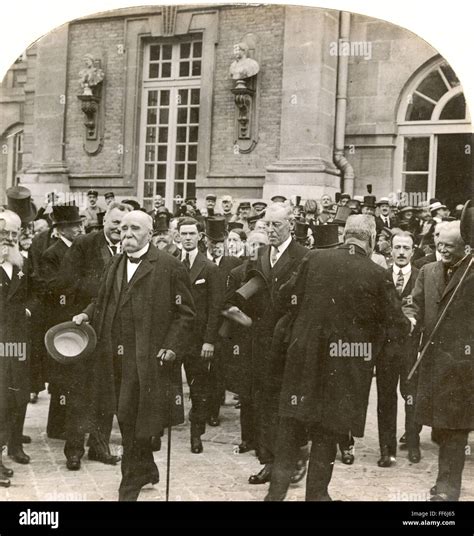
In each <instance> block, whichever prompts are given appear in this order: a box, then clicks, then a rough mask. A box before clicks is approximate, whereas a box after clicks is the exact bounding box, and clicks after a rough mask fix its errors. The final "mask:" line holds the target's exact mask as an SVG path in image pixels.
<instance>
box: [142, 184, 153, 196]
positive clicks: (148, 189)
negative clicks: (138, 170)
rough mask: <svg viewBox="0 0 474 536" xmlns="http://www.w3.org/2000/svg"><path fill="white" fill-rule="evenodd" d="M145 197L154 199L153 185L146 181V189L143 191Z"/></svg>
mask: <svg viewBox="0 0 474 536" xmlns="http://www.w3.org/2000/svg"><path fill="white" fill-rule="evenodd" d="M143 196H144V197H153V183H152V182H147V181H145V187H144V189H143Z"/></svg>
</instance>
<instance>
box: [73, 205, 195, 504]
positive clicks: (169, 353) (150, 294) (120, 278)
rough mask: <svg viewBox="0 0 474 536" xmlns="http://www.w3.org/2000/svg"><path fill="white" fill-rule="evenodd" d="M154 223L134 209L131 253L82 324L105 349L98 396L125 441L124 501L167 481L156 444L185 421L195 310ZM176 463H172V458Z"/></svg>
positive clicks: (184, 277) (95, 383)
mask: <svg viewBox="0 0 474 536" xmlns="http://www.w3.org/2000/svg"><path fill="white" fill-rule="evenodd" d="M152 233H153V221H152V218H151V217H150V216H149V215H148V214H145V213H144V212H141V211H138V210H134V211H132V212H129V213H128V214H126V215H125V216H124V218H123V220H122V223H121V243H122V250H123V253H122V254H121V255H117V256H115V257H113V258H112V259H111V261H110V264H109V266H108V267H107V268H106V270H105V272H104V275H103V278H102V282H101V286H100V289H99V294H98V297H97V299H96V300H94V301H93V302H92V303H91V304H90V305H89V306H88V307H87V308H86V309H85V311H84V312H83V313H81V314H79V315H77V316H75V317H74V318H73V320H74V321H75V322H76V323H77V324H81V323H82V322H84V321H85V322H87V321H89V320H90V321H91V322H92V326H93V327H94V328H95V330H96V333H97V337H98V344H97V349H96V356H95V361H94V370H92V371H91V376H90V386H91V390H92V393H90V396H91V397H92V400H93V401H94V410H95V412H97V413H96V415H95V417H97V414H99V415H100V414H104V413H116V414H117V418H118V422H119V426H120V431H121V434H122V444H123V457H122V482H121V483H120V488H119V500H120V501H136V500H137V498H138V495H139V494H140V490H141V488H142V487H143V486H145V485H146V484H148V483H152V484H154V483H156V482H158V480H159V474H158V468H157V466H156V465H155V462H154V460H153V450H152V443H151V438H152V437H159V436H160V435H161V433H162V431H163V429H164V428H165V427H167V426H173V425H176V424H180V423H182V422H183V421H184V408H183V392H182V382H181V373H180V367H179V366H175V363H173V362H174V361H175V360H176V359H180V358H181V356H182V355H183V351H184V348H185V347H186V343H187V334H188V333H190V332H191V330H192V326H193V322H194V316H195V310H194V302H193V298H192V295H191V289H190V282H189V277H188V274H187V272H186V269H185V267H184V266H183V265H182V264H181V263H180V262H179V261H178V260H176V259H175V258H174V257H173V256H171V255H168V254H167V253H164V252H161V251H159V250H157V249H156V248H155V247H154V246H153V245H152V244H151V243H150V241H151V237H152ZM168 461H169V457H168Z"/></svg>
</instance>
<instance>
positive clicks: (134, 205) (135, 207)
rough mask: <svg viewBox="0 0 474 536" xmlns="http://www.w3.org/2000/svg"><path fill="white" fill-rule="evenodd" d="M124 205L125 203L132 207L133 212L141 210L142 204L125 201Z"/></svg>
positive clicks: (134, 201)
mask: <svg viewBox="0 0 474 536" xmlns="http://www.w3.org/2000/svg"><path fill="white" fill-rule="evenodd" d="M122 203H125V204H126V205H130V206H131V207H132V208H133V210H140V203H139V202H138V201H136V200H135V199H124V200H123V201H122Z"/></svg>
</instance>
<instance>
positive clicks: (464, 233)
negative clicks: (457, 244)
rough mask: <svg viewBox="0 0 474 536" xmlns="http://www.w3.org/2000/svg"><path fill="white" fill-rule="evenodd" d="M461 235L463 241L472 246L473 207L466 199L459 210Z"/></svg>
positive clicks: (473, 227) (473, 236) (473, 241)
mask: <svg viewBox="0 0 474 536" xmlns="http://www.w3.org/2000/svg"><path fill="white" fill-rule="evenodd" d="M460 226H461V237H462V239H463V240H464V243H465V244H466V245H468V246H470V247H471V248H474V207H473V206H472V203H471V200H468V201H467V202H466V204H465V205H464V208H463V209H462V212H461V223H460Z"/></svg>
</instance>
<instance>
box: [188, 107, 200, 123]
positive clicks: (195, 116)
mask: <svg viewBox="0 0 474 536" xmlns="http://www.w3.org/2000/svg"><path fill="white" fill-rule="evenodd" d="M189 122H190V123H199V108H191V117H190V119H189Z"/></svg>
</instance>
